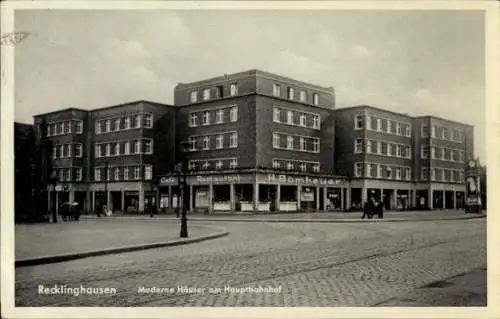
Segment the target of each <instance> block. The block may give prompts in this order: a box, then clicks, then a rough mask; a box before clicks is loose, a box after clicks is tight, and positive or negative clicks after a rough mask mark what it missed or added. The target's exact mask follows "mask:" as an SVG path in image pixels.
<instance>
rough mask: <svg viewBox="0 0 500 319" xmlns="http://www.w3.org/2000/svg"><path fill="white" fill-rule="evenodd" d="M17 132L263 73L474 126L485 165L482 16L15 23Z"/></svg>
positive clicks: (86, 15)
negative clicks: (223, 78) (72, 113)
mask: <svg viewBox="0 0 500 319" xmlns="http://www.w3.org/2000/svg"><path fill="white" fill-rule="evenodd" d="M15 26H16V30H17V31H25V32H30V33H31V36H30V37H28V38H27V39H26V40H24V41H23V42H21V43H19V44H18V45H17V46H16V49H15V50H16V53H15V61H16V68H15V79H16V82H15V85H16V92H15V98H16V109H15V119H16V121H20V122H26V123H31V122H32V116H33V115H34V114H38V113H42V112H46V111H52V110H56V109H60V108H67V107H77V108H83V109H92V108H98V107H103V106H110V105H113V104H118V103H121V102H127V101H132V100H140V99H146V100H152V101H156V102H163V103H172V102H173V88H174V86H175V85H176V84H177V83H179V82H190V81H196V80H200V79H204V78H209V77H213V76H218V75H222V74H224V73H233V72H238V71H243V70H247V69H255V68H257V69H262V70H265V71H270V72H274V73H278V74H281V75H284V76H289V77H292V78H296V79H298V80H303V81H307V82H311V83H314V84H319V85H323V86H333V87H335V91H336V96H337V107H344V106H350V105H357V104H369V105H373V106H376V107H381V108H385V109H388V110H392V111H397V112H402V113H409V114H412V115H427V114H429V115H436V116H440V117H444V118H448V119H451V120H456V121H461V122H465V123H468V124H472V125H474V126H475V145H476V146H475V148H476V150H475V152H476V155H478V156H479V157H480V158H481V160H482V161H483V162H484V161H485V160H486V158H485V144H486V143H485V136H484V125H485V119H484V117H485V116H484V112H485V98H484V86H485V83H484V71H485V63H484V53H485V52H484V16H483V13H482V12H479V11H477V12H474V11H468V12H465V11H455V12H452V11H345V10H344V11H338V10H337V11H334V10H332V11H326V10H325V11H76V10H75V11H60V10H52V11H35V10H29V11H18V12H16V15H15Z"/></svg>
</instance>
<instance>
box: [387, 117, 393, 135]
mask: <svg viewBox="0 0 500 319" xmlns="http://www.w3.org/2000/svg"><path fill="white" fill-rule="evenodd" d="M391 132H392V121H391V120H387V133H391Z"/></svg>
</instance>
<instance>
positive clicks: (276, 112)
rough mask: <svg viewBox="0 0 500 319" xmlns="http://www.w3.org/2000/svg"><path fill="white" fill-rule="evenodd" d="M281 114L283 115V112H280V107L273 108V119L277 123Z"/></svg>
mask: <svg viewBox="0 0 500 319" xmlns="http://www.w3.org/2000/svg"><path fill="white" fill-rule="evenodd" d="M280 116H281V112H280V109H278V108H276V107H275V108H274V109H273V121H274V122H276V123H280V122H281V121H280Z"/></svg>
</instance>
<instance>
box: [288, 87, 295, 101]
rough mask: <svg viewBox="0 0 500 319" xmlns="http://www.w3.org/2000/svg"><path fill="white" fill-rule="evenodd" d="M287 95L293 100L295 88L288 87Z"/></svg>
mask: <svg viewBox="0 0 500 319" xmlns="http://www.w3.org/2000/svg"><path fill="white" fill-rule="evenodd" d="M287 93H288V94H287V95H288V99H289V100H293V99H294V97H295V90H294V89H293V88H288V89H287Z"/></svg>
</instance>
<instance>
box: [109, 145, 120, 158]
mask: <svg viewBox="0 0 500 319" xmlns="http://www.w3.org/2000/svg"><path fill="white" fill-rule="evenodd" d="M111 154H112V155H120V143H116V144H115V145H113V151H112V153H111Z"/></svg>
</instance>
